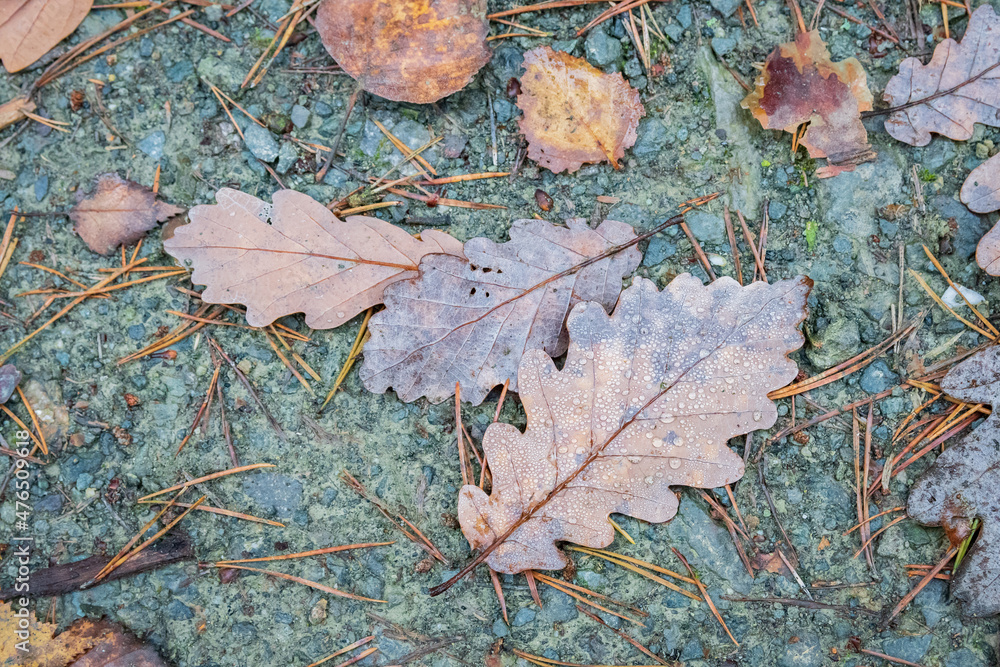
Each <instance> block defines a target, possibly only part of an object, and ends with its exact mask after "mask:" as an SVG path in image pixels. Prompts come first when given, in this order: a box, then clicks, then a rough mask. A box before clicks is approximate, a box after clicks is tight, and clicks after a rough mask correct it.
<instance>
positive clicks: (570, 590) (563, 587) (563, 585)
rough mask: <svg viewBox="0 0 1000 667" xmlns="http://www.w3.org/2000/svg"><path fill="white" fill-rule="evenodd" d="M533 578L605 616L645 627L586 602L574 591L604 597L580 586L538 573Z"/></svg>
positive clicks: (633, 620)
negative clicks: (615, 617)
mask: <svg viewBox="0 0 1000 667" xmlns="http://www.w3.org/2000/svg"><path fill="white" fill-rule="evenodd" d="M535 576H536V577H537V578H538V581H540V582H542V583H543V584H546V585H547V586H551V587H552V588H554V589H556V590H557V591H561V592H563V593H565V594H566V595H568V596H570V597H571V598H573V599H574V600H577V601H578V602H582V603H583V604H585V605H587V606H590V607H593V608H594V609H599V610H600V611H603V612H604V613H605V614H611V615H612V616H617V617H618V618H620V619H622V620H623V621H628V622H630V623H635V624H636V625H638V626H641V627H645V624H643V623H642V622H641V621H637V620H635V619H634V618H631V617H629V616H625V615H624V614H619V613H618V612H615V611H611V610H610V609H608V608H607V607H602V606H601V605H599V604H597V603H596V602H592V601H590V600H588V599H587V598H585V597H583V596H582V595H580V593H577V592H575V591H576V590H579V589H583V591H586V592H587V593H588V594H589V595H593V596H595V597H598V598H603V597H604V596H602V595H600V594H599V593H594V592H593V591H590V590H588V589H585V588H583V587H582V586H574V585H571V584H569V583H567V582H565V581H557V580H555V579H552V578H551V577H547V576H545V575H543V574H540V573H535ZM618 604H621V603H618ZM622 606H625V605H622Z"/></svg>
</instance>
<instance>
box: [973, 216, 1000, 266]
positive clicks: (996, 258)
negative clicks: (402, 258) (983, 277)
mask: <svg viewBox="0 0 1000 667" xmlns="http://www.w3.org/2000/svg"><path fill="white" fill-rule="evenodd" d="M976 264H978V265H979V268H981V269H982V270H983V271H985V272H986V273H988V274H990V275H991V276H1000V222H998V223H997V224H995V225H993V228H992V229H990V231H988V232H986V233H985V234H983V238H981V239H979V245H977V246H976Z"/></svg>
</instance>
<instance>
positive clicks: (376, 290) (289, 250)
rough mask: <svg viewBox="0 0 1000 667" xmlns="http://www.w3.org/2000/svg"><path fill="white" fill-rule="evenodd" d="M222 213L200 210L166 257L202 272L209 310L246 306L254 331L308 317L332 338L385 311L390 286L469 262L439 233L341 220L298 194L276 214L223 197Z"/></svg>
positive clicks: (256, 203)
mask: <svg viewBox="0 0 1000 667" xmlns="http://www.w3.org/2000/svg"><path fill="white" fill-rule="evenodd" d="M215 198H216V201H218V202H219V203H218V204H217V205H203V206H195V207H194V208H193V209H191V211H190V213H189V217H190V218H191V223H190V224H188V225H184V226H182V227H178V228H177V229H176V230H174V235H173V237H171V238H170V239H168V240H166V241H164V243H163V248H164V250H166V251H167V252H168V253H170V254H171V255H173V256H174V257H175V258H177V259H178V260H180V261H182V262H186V261H190V262H191V263H192V264H193V266H194V272H193V274H192V276H191V279H192V280H193V281H194V282H195V283H196V284H199V285H205V291H204V292H203V293H202V299H203V300H204V301H206V302H208V303H241V304H243V305H245V306H246V307H247V322H248V323H249V324H250V325H251V326H255V327H261V326H266V325H268V324H270V323H271V322H273V321H274V320H276V319H278V318H279V317H283V316H285V315H290V314H292V313H299V312H303V313H305V314H306V324H307V325H309V326H310V327H312V328H313V329H331V328H333V327H337V326H340V325H341V324H343V323H344V322H347V321H348V320H350V319H351V318H352V317H354V316H355V315H357V314H358V313H361V312H363V311H364V310H366V309H367V308H371V307H372V306H374V305H376V304H379V303H382V292H383V291H384V290H385V288H386V286H388V285H390V284H392V283H394V282H396V281H399V280H403V279H405V278H410V277H413V276H414V275H416V271H417V264H418V263H419V262H420V258H421V257H423V256H424V255H427V254H428V253H449V254H451V255H458V256H459V257H461V255H462V244H461V243H460V242H459V241H456V240H455V239H454V238H452V237H451V236H449V235H448V234H445V233H444V232H439V231H436V230H432V229H429V230H425V231H423V232H422V233H421V238H420V239H418V238H415V237H413V236H410V235H409V234H407V233H406V232H405V231H403V230H402V229H399V228H398V227H395V226H393V225H391V224H389V223H388V222H384V221H382V220H379V219H377V218H367V217H364V216H357V215H352V216H349V217H348V218H346V219H345V220H340V219H338V218H337V217H336V216H335V215H334V214H333V213H331V212H330V211H329V210H327V208H326V207H325V206H323V204H321V203H319V202H318V201H316V200H315V199H313V198H312V197H310V196H308V195H305V194H302V193H301V192H296V191H294V190H279V191H277V192H275V193H274V195H272V200H273V201H274V204H273V206H272V205H271V204H268V203H267V202H265V201H262V200H260V199H257V198H256V197H254V196H252V195H248V194H245V193H243V192H239V191H238V190H230V189H228V188H223V189H221V190H219V191H218V193H216V195H215Z"/></svg>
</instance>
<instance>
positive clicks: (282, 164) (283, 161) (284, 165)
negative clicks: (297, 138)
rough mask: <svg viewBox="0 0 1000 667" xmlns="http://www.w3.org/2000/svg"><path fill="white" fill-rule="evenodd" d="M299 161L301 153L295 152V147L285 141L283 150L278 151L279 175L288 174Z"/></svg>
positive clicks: (277, 168)
mask: <svg viewBox="0 0 1000 667" xmlns="http://www.w3.org/2000/svg"><path fill="white" fill-rule="evenodd" d="M298 160H299V152H298V151H297V150H295V145H294V144H293V143H292V142H290V141H283V142H281V149H280V150H279V151H278V165H277V166H276V167H275V171H277V172H278V173H279V174H287V173H288V170H289V169H291V168H292V167H294V166H295V163H296V162H298ZM327 173H329V172H327Z"/></svg>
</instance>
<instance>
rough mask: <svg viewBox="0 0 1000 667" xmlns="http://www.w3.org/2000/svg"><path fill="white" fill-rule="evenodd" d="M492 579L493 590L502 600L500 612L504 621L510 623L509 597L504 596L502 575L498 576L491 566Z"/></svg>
mask: <svg viewBox="0 0 1000 667" xmlns="http://www.w3.org/2000/svg"><path fill="white" fill-rule="evenodd" d="M490 581H492V582H493V590H494V591H495V592H496V594H497V600H498V601H499V602H500V612H501V613H502V614H503V622H504V623H505V624H507V625H510V621H509V620H508V619H507V599H506V598H504V596H503V588H501V587H500V577H498V576H497V573H496V571H495V570H494V569H493V568H490Z"/></svg>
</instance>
